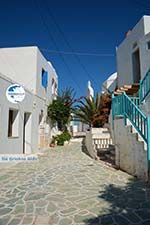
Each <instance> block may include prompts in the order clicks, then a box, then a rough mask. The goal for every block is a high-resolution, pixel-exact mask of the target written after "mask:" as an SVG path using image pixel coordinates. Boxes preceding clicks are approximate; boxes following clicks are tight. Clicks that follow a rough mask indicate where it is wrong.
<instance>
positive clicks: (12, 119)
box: [8, 109, 19, 137]
mask: <svg viewBox="0 0 150 225" xmlns="http://www.w3.org/2000/svg"><path fill="white" fill-rule="evenodd" d="M18 129H19V112H18V110H13V109H10V110H9V115H8V137H18V136H19V131H18Z"/></svg>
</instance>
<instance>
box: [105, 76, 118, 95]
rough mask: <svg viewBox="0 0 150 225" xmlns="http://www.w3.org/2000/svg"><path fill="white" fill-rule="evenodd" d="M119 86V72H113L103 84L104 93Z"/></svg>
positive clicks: (110, 91) (112, 90)
mask: <svg viewBox="0 0 150 225" xmlns="http://www.w3.org/2000/svg"><path fill="white" fill-rule="evenodd" d="M116 87H117V73H113V74H111V75H110V76H109V77H108V79H107V80H105V81H104V82H103V84H102V94H104V93H112V92H114V91H115V89H116Z"/></svg>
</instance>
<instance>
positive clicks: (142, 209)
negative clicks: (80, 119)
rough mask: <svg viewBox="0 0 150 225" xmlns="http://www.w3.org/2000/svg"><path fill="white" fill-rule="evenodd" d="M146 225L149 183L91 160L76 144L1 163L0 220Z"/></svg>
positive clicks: (1, 223)
mask: <svg viewBox="0 0 150 225" xmlns="http://www.w3.org/2000/svg"><path fill="white" fill-rule="evenodd" d="M6 224H7V225H25V224H26V225H30V224H32V225H33V224H34V225H48V224H49V225H71V224H72V225H75V224H80V225H81V224H87V225H98V224H101V225H129V224H132V225H135V224H137V225H139V224H140V225H141V224H142V225H150V187H149V186H147V185H146V184H144V183H142V182H140V181H138V180H136V179H134V178H133V177H131V176H129V175H127V174H126V173H124V172H121V171H119V170H118V171H117V170H115V169H113V168H110V167H107V166H106V165H105V164H104V163H102V162H97V161H93V160H92V159H90V158H89V157H88V156H86V155H85V154H84V153H82V152H81V144H80V143H79V142H78V143H75V142H74V143H71V144H69V145H68V146H67V147H58V148H56V149H52V150H47V151H46V155H45V156H41V157H40V160H39V162H34V163H20V164H17V165H15V166H13V167H8V168H6V167H5V168H4V169H3V168H2V166H0V225H6Z"/></svg>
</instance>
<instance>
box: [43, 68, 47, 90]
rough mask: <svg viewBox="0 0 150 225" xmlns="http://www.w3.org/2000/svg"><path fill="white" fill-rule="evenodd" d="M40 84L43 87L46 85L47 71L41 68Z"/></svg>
mask: <svg viewBox="0 0 150 225" xmlns="http://www.w3.org/2000/svg"><path fill="white" fill-rule="evenodd" d="M42 86H43V87H44V88H47V86H48V73H47V71H45V70H44V69H42Z"/></svg>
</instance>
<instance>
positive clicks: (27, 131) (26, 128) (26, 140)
mask: <svg viewBox="0 0 150 225" xmlns="http://www.w3.org/2000/svg"><path fill="white" fill-rule="evenodd" d="M31 152H32V148H31V113H28V112H25V113H24V123H23V154H30V153H31Z"/></svg>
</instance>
